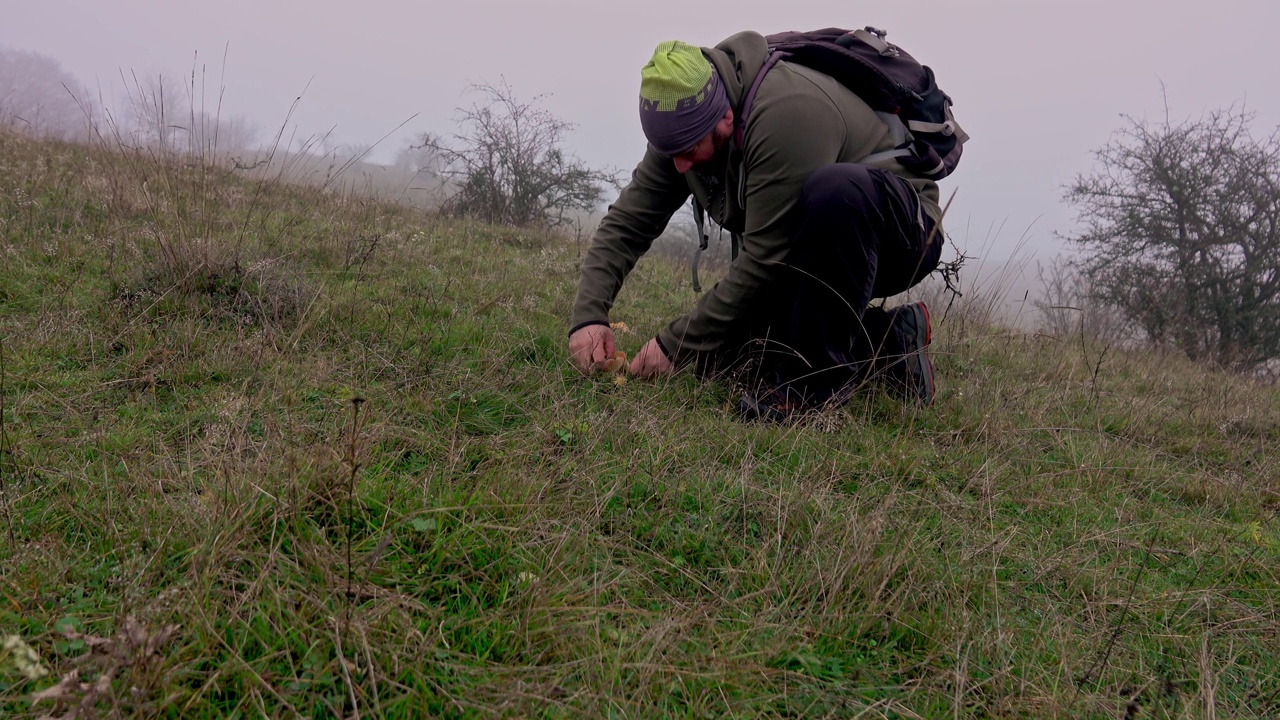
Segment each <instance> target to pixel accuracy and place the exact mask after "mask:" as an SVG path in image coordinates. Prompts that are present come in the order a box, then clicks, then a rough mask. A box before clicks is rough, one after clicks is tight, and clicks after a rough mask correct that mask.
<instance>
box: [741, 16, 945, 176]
mask: <svg viewBox="0 0 1280 720" xmlns="http://www.w3.org/2000/svg"><path fill="white" fill-rule="evenodd" d="M887 34H888V33H886V32H885V31H883V30H877V29H876V28H873V27H868V28H865V29H862V30H852V31H850V30H842V29H840V28H826V29H825V30H814V31H813V32H804V33H801V32H785V33H778V34H777V35H769V36H768V37H766V38H765V40H767V41H768V42H769V57H768V58H767V59H766V60H765V63H764V66H763V67H761V68H760V72H759V73H757V74H756V77H755V80H753V81H752V83H751V86H750V88H749V89H748V90H747V94H746V97H745V98H744V99H743V101H742V107H741V108H739V109H738V113H737V117H738V120H737V123H736V124H737V134H736V140H737V144H738V147H739V148H741V147H743V137H742V133H743V128H745V127H746V124H747V117H748V116H749V115H750V114H751V106H752V104H753V103H754V102H755V99H756V91H758V90H759V89H760V83H761V82H763V81H764V77H765V75H767V74H768V73H769V70H771V69H773V66H774V65H777V64H778V61H780V60H786V61H787V62H791V63H795V64H797V65H803V66H805V67H808V68H812V69H814V70H817V71H818V72H820V73H822V74H824V75H830V76H831V77H833V78H835V79H836V80H837V81H839V82H840V84H842V85H844V86H845V87H847V88H849V89H850V90H852V91H853V93H854V94H855V95H857V96H858V97H859V98H861V99H862V101H863V102H865V103H867V104H868V105H870V106H871V109H872V110H875V111H876V114H878V115H879V116H880V118H881V119H882V120H884V121H885V123H887V124H888V125H889V130H890V132H891V133H892V135H893V138H894V140H895V141H896V147H895V148H894V149H893V150H889V151H886V152H884V153H876V154H875V155H873V156H871V157H870V158H863V159H862V160H861V162H875V161H878V160H884V159H888V158H894V159H896V160H897V161H898V162H899V163H900V164H901V165H902V166H903V167H904V168H906V169H907V170H908V171H910V172H912V173H914V174H916V175H919V176H920V177H926V178H930V179H933V180H939V179H941V178H944V177H946V176H948V175H950V174H951V173H952V171H954V170H955V169H956V165H957V164H958V163H959V162H960V152H961V150H962V149H963V147H964V142H965V141H966V140H968V139H969V136H968V135H966V134H965V132H964V130H962V129H961V128H960V126H959V125H958V124H957V123H956V121H955V118H954V117H953V116H952V114H951V98H950V97H948V96H947V94H946V93H944V92H943V91H942V90H941V89H940V88H939V87H938V84H937V83H936V82H935V81H934V77H933V70H931V69H929V67H928V66H925V65H921V64H920V63H918V62H916V60H915V58H913V57H911V56H910V55H908V54H907V52H906V51H905V50H903V49H902V48H900V47H898V46H897V45H894V44H892V43H889V42H886V41H885V36H886V35H887Z"/></svg>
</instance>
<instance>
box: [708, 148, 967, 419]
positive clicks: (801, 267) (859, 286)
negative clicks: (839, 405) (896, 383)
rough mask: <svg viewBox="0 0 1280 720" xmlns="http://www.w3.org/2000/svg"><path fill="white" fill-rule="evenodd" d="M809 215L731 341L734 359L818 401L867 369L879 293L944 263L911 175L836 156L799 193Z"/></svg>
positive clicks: (881, 328) (880, 318)
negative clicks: (907, 178)
mask: <svg viewBox="0 0 1280 720" xmlns="http://www.w3.org/2000/svg"><path fill="white" fill-rule="evenodd" d="M800 211H801V212H802V213H803V219H802V220H801V222H800V224H799V225H798V227H797V230H796V232H795V235H794V236H793V238H792V250H791V251H790V253H789V254H788V256H787V259H786V261H785V266H784V267H783V268H782V270H781V272H780V273H779V274H778V278H779V279H778V281H777V283H776V285H775V286H774V287H771V288H767V289H766V290H765V292H764V294H763V297H762V298H761V301H760V303H759V305H757V306H756V308H754V312H753V313H752V314H753V316H754V317H755V320H754V322H752V323H751V325H750V327H748V328H746V330H745V332H744V333H743V336H740V337H739V339H738V340H739V341H737V342H734V343H731V346H732V347H730V348H726V349H727V350H729V351H730V355H732V356H733V357H734V364H736V361H740V360H742V359H744V358H746V357H754V358H756V359H757V360H758V364H756V365H754V369H755V374H756V377H757V378H758V379H760V380H762V381H765V382H767V383H769V384H772V385H780V386H785V387H787V388H790V389H792V390H794V391H796V392H798V393H800V394H802V395H804V396H806V397H808V398H809V399H811V400H815V401H822V400H825V399H826V398H828V397H830V396H831V394H832V393H834V392H837V391H838V390H840V389H841V388H843V387H846V386H848V385H849V384H850V383H851V382H858V381H860V379H861V378H862V377H863V376H864V375H865V374H866V373H867V372H868V371H869V366H870V361H871V359H872V357H873V356H874V355H875V354H876V352H877V350H878V349H879V342H880V341H881V340H882V339H883V338H884V337H885V334H886V331H887V325H888V316H887V315H886V314H885V312H884V311H883V310H879V309H868V304H869V303H870V301H871V300H872V299H873V298H881V297H887V296H890V295H895V294H897V293H900V292H904V291H906V290H907V289H909V288H911V287H913V286H914V285H916V283H918V282H920V281H921V280H922V279H924V277H925V276H926V275H928V274H929V273H931V272H933V270H934V269H935V268H937V266H938V260H939V257H940V255H941V252H942V242H941V238H940V237H938V236H936V235H935V236H934V237H933V238H932V242H929V240H930V235H931V233H932V231H933V221H932V220H930V219H929V217H928V216H926V215H925V214H924V213H923V212H922V210H921V208H920V199H919V197H918V196H917V194H916V192H915V190H914V189H913V188H912V187H911V185H909V184H908V183H907V181H905V180H903V179H902V178H900V177H898V176H897V175H894V174H893V173H891V172H888V171H886V170H880V169H877V168H871V167H868V166H866V165H857V164H852V163H839V164H835V165H828V166H827V167H825V168H822V169H820V170H818V171H817V172H815V173H814V174H813V175H812V176H811V177H810V178H809V180H808V181H807V182H806V183H805V185H804V188H803V190H802V192H801V196H800Z"/></svg>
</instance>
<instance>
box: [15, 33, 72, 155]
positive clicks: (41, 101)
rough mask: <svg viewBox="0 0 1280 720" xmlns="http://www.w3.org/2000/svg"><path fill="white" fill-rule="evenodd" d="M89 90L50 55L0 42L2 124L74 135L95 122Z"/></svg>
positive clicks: (50, 133)
mask: <svg viewBox="0 0 1280 720" xmlns="http://www.w3.org/2000/svg"><path fill="white" fill-rule="evenodd" d="M91 107H92V105H91V103H90V102H89V93H88V92H87V91H86V90H85V89H84V87H83V86H81V85H80V83H79V82H78V81H76V79H75V78H73V77H72V76H71V74H70V73H68V72H67V71H66V70H63V69H62V66H61V65H59V64H58V61H56V60H54V59H53V58H51V57H48V56H45V55H40V54H38V53H33V52H25V51H22V50H11V49H9V48H5V47H2V46H0V125H13V126H20V127H23V128H26V129H27V130H30V131H31V132H34V133H36V134H38V135H49V136H54V137H60V138H64V139H71V138H74V137H76V136H77V135H80V136H83V135H84V134H85V133H86V131H87V129H88V128H89V126H90V124H91V122H92V117H91V115H92V112H93V111H92V110H91Z"/></svg>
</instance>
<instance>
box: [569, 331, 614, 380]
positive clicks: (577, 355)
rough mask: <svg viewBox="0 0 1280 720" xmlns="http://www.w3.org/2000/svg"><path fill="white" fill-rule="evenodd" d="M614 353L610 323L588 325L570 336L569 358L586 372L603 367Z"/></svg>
mask: <svg viewBox="0 0 1280 720" xmlns="http://www.w3.org/2000/svg"><path fill="white" fill-rule="evenodd" d="M613 353H614V346H613V330H611V329H609V326H608V325H587V326H586V327H582V328H578V330H577V331H576V332H574V333H573V334H572V335H570V336H569V359H570V360H571V361H572V362H573V366H574V367H576V368H578V369H579V370H581V371H582V372H584V373H590V372H594V371H596V370H599V369H601V368H603V367H604V363H605V361H607V360H609V359H611V358H612V357H613Z"/></svg>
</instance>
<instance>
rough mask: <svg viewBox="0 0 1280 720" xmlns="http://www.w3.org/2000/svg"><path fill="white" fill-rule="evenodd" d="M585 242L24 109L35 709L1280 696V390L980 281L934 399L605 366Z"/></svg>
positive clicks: (9, 534) (133, 712) (1022, 711)
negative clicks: (1011, 327)
mask: <svg viewBox="0 0 1280 720" xmlns="http://www.w3.org/2000/svg"><path fill="white" fill-rule="evenodd" d="M577 262H578V256H577V250H576V248H574V247H573V246H572V244H571V243H565V242H562V241H560V240H558V239H556V238H554V237H547V236H543V235H541V234H538V233H531V232H528V231H518V230H511V229H504V228H494V227H487V226H480V225H475V224H469V223H465V222H458V221H451V220H447V219H443V218H438V217H433V216H426V215H423V214H421V213H420V212H418V211H413V210H409V209H407V208H403V207H397V206H394V205H389V204H384V203H379V202H376V201H372V200H368V199H362V198H357V197H343V196H337V195H334V194H325V193H322V192H319V191H314V190H308V189H303V188H299V187H291V186H288V185H282V184H275V183H270V182H262V181H258V180H254V179H252V178H247V177H239V176H237V175H236V173H233V172H230V171H225V170H221V169H217V168H212V167H204V166H200V165H198V164H197V165H190V164H186V165H184V164H169V163H166V162H161V161H158V160H156V159H154V158H151V157H149V156H147V155H145V154H143V153H130V152H120V151H118V150H109V149H104V148H101V147H93V148H86V147H76V146H67V145H60V144H54V143H39V142H33V141H30V140H26V139H23V138H20V137H17V136H14V135H7V134H0V333H2V338H3V340H2V342H3V346H2V347H3V363H2V364H3V369H2V371H0V375H2V376H3V392H0V397H2V398H3V420H4V424H3V430H2V432H0V478H3V495H2V497H0V513H2V514H3V517H2V518H0V522H2V523H3V527H0V635H17V636H20V637H21V638H23V640H24V641H25V642H26V643H27V644H28V645H30V647H31V648H33V649H34V650H35V652H36V654H37V655H38V656H39V658H40V661H41V664H42V665H43V666H44V667H45V668H46V669H47V670H48V671H49V673H50V674H49V675H47V676H45V677H42V678H40V679H36V680H30V679H27V678H25V677H24V676H23V675H21V674H20V673H19V672H18V671H17V669H16V663H15V662H14V661H13V660H14V658H13V657H12V656H10V657H6V658H5V659H3V660H0V714H3V715H6V716H15V717H21V716H38V715H41V714H66V713H73V716H74V717H94V716H95V713H96V714H97V715H96V716H99V717H101V716H111V713H116V714H117V715H118V716H121V717H184V718H187V717H260V716H264V715H265V716H270V717H295V716H303V717H332V716H339V715H341V716H346V717H355V716H357V715H358V716H359V717H362V718H367V717H424V716H437V717H538V718H568V717H613V718H624V717H676V718H703V717H892V718H911V717H1026V718H1043V717H1059V718H1079V717H1096V718H1119V717H1150V718H1210V717H1275V716H1277V715H1278V714H1280V659H1278V658H1280V612H1278V610H1277V600H1280V596H1278V594H1277V590H1278V589H1280V582H1278V579H1277V572H1280V570H1278V568H1280V524H1277V522H1276V521H1275V514H1276V511H1277V509H1280V460H1278V459H1277V457H1278V454H1277V453H1276V452H1275V447H1276V446H1277V444H1278V443H1280V393H1278V392H1277V389H1276V387H1275V386H1272V385H1265V384H1262V383H1259V382H1254V381H1249V380H1246V379H1242V378H1239V377H1235V376H1230V375H1226V374H1222V373H1219V372H1216V371H1213V370H1210V369H1205V368H1202V367H1196V366H1193V365H1190V364H1188V363H1186V362H1184V361H1182V360H1179V359H1178V358H1176V357H1172V356H1168V355H1161V354H1158V353H1154V352H1148V351H1141V352H1140V351H1119V350H1116V349H1114V348H1112V349H1110V350H1109V351H1108V352H1106V353H1105V355H1103V354H1102V350H1103V349H1102V348H1099V347H1095V346H1093V345H1091V344H1088V343H1081V341H1080V339H1079V338H1078V337H1077V338H1050V337H1037V336H1032V335H1024V334H1019V333H1015V332H1010V331H1006V330H1003V329H1001V328H999V327H992V326H986V325H982V324H981V323H978V322H974V321H973V320H972V318H971V317H970V316H966V315H965V311H966V310H965V307H963V306H961V307H958V308H956V309H954V310H953V311H952V314H951V315H950V316H948V317H946V318H936V320H941V322H938V325H937V328H936V333H935V337H936V339H935V344H934V352H935V363H936V367H937V373H938V377H939V384H940V387H941V395H940V398H939V401H938V402H937V403H936V405H935V406H934V407H932V408H930V409H928V410H918V409H913V408H908V407H903V406H902V405H900V404H899V403H897V402H895V401H893V400H892V399H890V398H887V397H884V396H882V395H879V394H876V393H867V394H865V395H860V396H858V397H856V398H855V400H854V401H853V402H852V403H851V404H850V405H849V406H848V407H847V408H844V409H842V410H839V411H834V412H830V413H827V414H825V415H823V416H821V417H819V418H816V419H814V420H813V421H811V422H808V423H805V424H802V425H797V426H790V427H775V426H761V425H744V424H742V423H740V422H738V421H736V420H735V419H734V416H733V412H732V408H733V404H734V400H735V396H734V395H733V393H732V390H731V389H729V388H725V387H721V386H719V385H714V384H700V383H698V382H697V381H695V380H694V379H693V378H691V377H688V376H678V377H676V378H673V379H671V380H668V381H664V382H659V383H653V384H649V383H641V382H636V381H632V382H629V383H626V384H623V385H618V384H615V383H613V382H611V381H610V380H608V379H604V378H589V379H583V378H580V377H579V376H578V375H577V374H576V373H575V372H574V371H572V370H571V369H570V367H569V365H568V362H567V357H566V354H567V353H566V331H567V325H566V323H567V318H568V316H569V312H570V307H571V303H572V300H573V294H574V290H575V287H576V281H577ZM692 300H693V294H692V291H691V290H690V289H689V287H688V279H687V270H686V269H685V268H682V267H676V266H674V265H672V264H670V263H668V262H665V261H663V260H661V259H658V258H647V259H646V260H644V261H643V262H642V263H641V264H640V265H639V266H638V267H637V269H636V271H635V273H634V274H633V276H632V278H631V279H630V280H629V282H628V284H627V287H626V289H625V291H624V292H623V294H622V297H621V298H620V299H619V302H618V304H617V306H616V308H615V317H614V319H615V320H621V321H625V322H626V323H627V324H628V325H629V326H630V327H631V328H632V330H633V332H632V333H631V334H627V335H623V336H620V342H621V345H622V348H623V349H625V350H627V351H628V352H629V353H634V352H635V351H636V350H638V349H639V347H640V346H641V345H642V344H643V342H644V341H645V340H647V339H648V338H649V337H651V336H652V334H653V333H654V332H656V331H657V329H658V328H659V327H661V325H662V324H663V323H664V322H666V321H667V320H668V319H669V318H671V317H672V316H674V315H676V314H677V313H679V312H682V311H683V310H684V309H685V308H687V307H688V306H689V305H690V303H691V302H692ZM938 314H939V315H941V313H940V312H939V313H938ZM961 319H965V320H966V321H965V322H960V320H961ZM1100 357H1101V361H1100V362H1099V358H1100ZM357 398H358V400H357ZM11 655H12V653H11ZM71 672H78V673H79V675H78V682H75V683H73V682H67V683H65V684H64V685H62V686H61V688H62V690H61V691H59V692H55V694H61V695H62V696H63V697H62V698H61V700H60V701H58V702H55V701H54V700H52V699H46V700H40V701H33V695H34V694H35V693H38V692H41V691H47V690H49V689H50V688H53V687H54V686H55V685H57V683H58V682H59V679H60V678H62V677H64V676H66V675H67V674H68V673H71Z"/></svg>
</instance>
